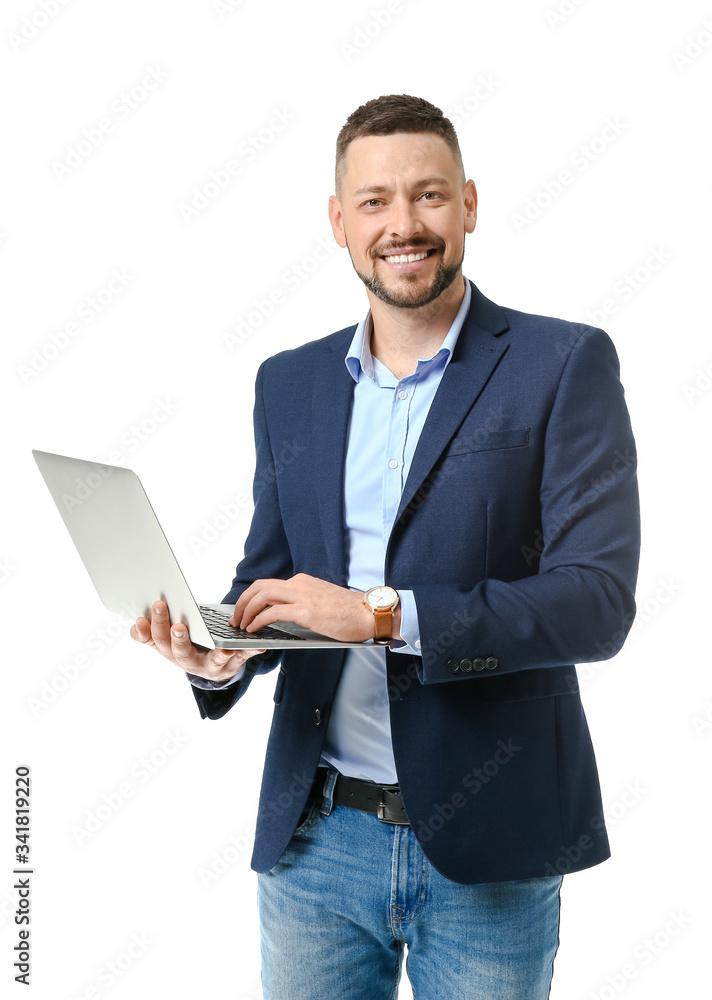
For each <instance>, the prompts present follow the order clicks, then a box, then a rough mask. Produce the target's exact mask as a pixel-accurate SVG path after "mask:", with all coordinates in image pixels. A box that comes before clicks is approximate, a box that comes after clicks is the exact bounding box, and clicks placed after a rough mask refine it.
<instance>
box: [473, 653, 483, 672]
mask: <svg viewBox="0 0 712 1000" xmlns="http://www.w3.org/2000/svg"><path fill="white" fill-rule="evenodd" d="M472 668H473V670H484V669H485V661H484V660H483V659H482V657H481V656H478V657H477V659H476V660H473V661H472Z"/></svg>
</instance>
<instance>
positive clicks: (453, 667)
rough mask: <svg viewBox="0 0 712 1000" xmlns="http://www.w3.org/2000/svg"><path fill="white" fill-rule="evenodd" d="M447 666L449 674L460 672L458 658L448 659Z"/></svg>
mask: <svg viewBox="0 0 712 1000" xmlns="http://www.w3.org/2000/svg"><path fill="white" fill-rule="evenodd" d="M447 668H448V670H449V671H450V673H451V674H459V672H460V661H459V660H448V661H447Z"/></svg>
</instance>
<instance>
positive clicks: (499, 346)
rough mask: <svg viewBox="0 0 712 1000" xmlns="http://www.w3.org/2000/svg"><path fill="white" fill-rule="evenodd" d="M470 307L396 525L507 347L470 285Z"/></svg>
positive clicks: (492, 309)
mask: <svg viewBox="0 0 712 1000" xmlns="http://www.w3.org/2000/svg"><path fill="white" fill-rule="evenodd" d="M470 284H471V286H472V302H471V304H470V310H469V312H468V314H467V316H466V318H465V322H464V324H463V327H462V330H461V331H460V335H459V337H458V338H457V344H456V345H455V351H454V352H453V356H452V358H451V359H450V361H449V363H448V366H447V368H446V369H445V371H444V373H443V377H442V380H441V382H440V385H439V386H438V390H437V392H436V393H435V398H434V399H433V402H432V405H431V407H430V410H429V412H428V416H427V419H426V421H425V426H424V427H423V431H422V433H421V435H420V439H419V441H418V446H417V448H416V449H415V454H414V456H413V462H412V464H411V467H410V471H409V473H408V478H407V480H406V483H405V486H404V488H403V495H402V497H401V502H400V505H399V507H398V512H397V514H396V518H395V520H396V521H398V518H399V517H400V516H401V514H402V513H403V511H404V510H405V508H406V507H407V506H408V504H409V503H410V501H411V500H412V499H413V497H414V496H415V494H416V493H417V491H418V490H419V489H420V487H421V486H422V484H423V482H424V480H425V478H426V476H427V475H428V473H429V472H430V470H431V469H432V467H433V466H434V465H435V463H436V462H437V460H438V458H439V457H440V455H441V453H442V452H443V450H444V449H445V447H446V446H447V444H448V442H449V441H450V438H451V437H452V436H453V435H454V433H455V431H456V430H457V428H458V427H459V426H460V424H461V423H462V421H463V420H464V418H465V416H466V415H467V412H468V410H470V409H471V407H472V406H473V405H474V404H475V402H476V401H477V398H478V397H479V395H480V393H481V392H482V390H483V389H484V387H485V385H486V384H487V382H488V380H489V378H490V376H491V375H492V373H493V372H494V370H495V368H496V367H497V365H498V364H499V362H500V361H501V359H502V357H503V356H504V354H505V353H506V352H507V349H508V347H509V344H508V342H506V341H500V340H498V339H497V338H498V337H499V336H500V335H501V334H502V333H504V332H505V331H506V330H508V329H509V324H508V322H507V319H506V317H505V315H504V312H503V311H502V310H501V309H500V307H499V306H498V305H495V303H494V302H492V301H490V299H488V298H486V297H485V296H484V295H483V294H482V293H481V292H480V291H479V289H478V288H477V286H476V285H475V284H474V283H473V282H470Z"/></svg>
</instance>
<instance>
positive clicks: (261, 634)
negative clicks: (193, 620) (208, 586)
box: [200, 604, 304, 642]
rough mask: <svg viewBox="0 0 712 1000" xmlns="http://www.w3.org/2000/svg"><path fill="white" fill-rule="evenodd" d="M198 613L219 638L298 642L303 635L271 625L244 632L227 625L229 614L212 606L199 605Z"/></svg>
mask: <svg viewBox="0 0 712 1000" xmlns="http://www.w3.org/2000/svg"><path fill="white" fill-rule="evenodd" d="M200 613H201V615H202V616H203V621H204V622H205V624H206V625H207V626H208V631H209V632H211V633H212V634H213V635H219V636H220V638H221V639H279V640H280V641H281V640H284V639H289V640H293V641H295V642H298V641H299V640H300V639H303V638H304V636H301V635H293V634H292V633H291V632H283V631H282V630H281V629H278V628H273V627H272V626H271V625H267V626H265V628H260V629H258V630H257V631H256V632H246V631H245V629H244V628H235V627H234V626H233V625H228V621H229V616H228V615H225V614H223V613H222V612H220V611H216V610H215V609H214V608H206V607H205V606H204V605H202V604H201V605H200Z"/></svg>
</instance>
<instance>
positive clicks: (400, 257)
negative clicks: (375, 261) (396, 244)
mask: <svg viewBox="0 0 712 1000" xmlns="http://www.w3.org/2000/svg"><path fill="white" fill-rule="evenodd" d="M427 256H428V251H427V250H424V251H423V252H422V253H401V254H394V255H392V256H389V257H386V260H388V261H390V262H391V264H412V262H413V261H414V260H424V259H425V258H426V257H427Z"/></svg>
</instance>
